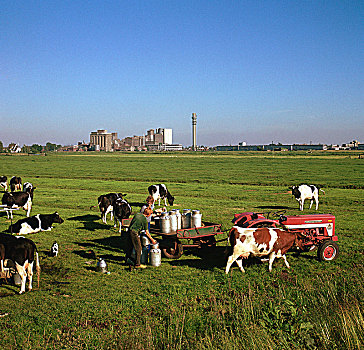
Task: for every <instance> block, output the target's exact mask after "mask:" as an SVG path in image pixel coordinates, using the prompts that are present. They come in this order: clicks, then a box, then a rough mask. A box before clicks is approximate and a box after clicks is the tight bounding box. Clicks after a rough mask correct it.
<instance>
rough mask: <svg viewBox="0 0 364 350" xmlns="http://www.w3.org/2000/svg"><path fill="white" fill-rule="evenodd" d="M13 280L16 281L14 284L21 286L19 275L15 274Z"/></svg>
mask: <svg viewBox="0 0 364 350" xmlns="http://www.w3.org/2000/svg"><path fill="white" fill-rule="evenodd" d="M13 280H14V284H16V285H17V286H20V285H21V277H20V275H19V274H18V273H14V275H13Z"/></svg>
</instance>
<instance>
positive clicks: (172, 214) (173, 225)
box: [169, 210, 177, 231]
mask: <svg viewBox="0 0 364 350" xmlns="http://www.w3.org/2000/svg"><path fill="white" fill-rule="evenodd" d="M169 218H170V221H171V231H177V215H176V212H175V211H174V210H171V211H170V212H169Z"/></svg>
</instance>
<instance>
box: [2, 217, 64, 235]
mask: <svg viewBox="0 0 364 350" xmlns="http://www.w3.org/2000/svg"><path fill="white" fill-rule="evenodd" d="M62 222H64V220H63V219H62V218H61V217H60V216H59V215H58V213H57V212H55V213H53V214H38V215H34V216H31V217H28V218H24V219H21V220H18V221H17V222H16V223H15V224H12V225H10V226H9V229H8V232H11V233H16V234H18V235H26V234H28V233H36V232H39V231H50V230H51V229H52V228H53V227H52V224H54V223H58V224H62Z"/></svg>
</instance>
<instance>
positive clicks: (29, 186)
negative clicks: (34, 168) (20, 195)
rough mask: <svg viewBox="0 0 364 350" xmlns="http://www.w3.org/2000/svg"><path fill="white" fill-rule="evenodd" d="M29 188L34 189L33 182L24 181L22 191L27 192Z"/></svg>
mask: <svg viewBox="0 0 364 350" xmlns="http://www.w3.org/2000/svg"><path fill="white" fill-rule="evenodd" d="M31 189H34V186H33V184H31V183H30V182H24V184H23V192H29V191H30V190H31Z"/></svg>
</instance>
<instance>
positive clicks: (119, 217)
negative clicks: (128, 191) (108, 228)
mask: <svg viewBox="0 0 364 350" xmlns="http://www.w3.org/2000/svg"><path fill="white" fill-rule="evenodd" d="M131 212H132V209H131V206H130V204H129V203H128V202H127V201H126V200H125V199H122V198H118V199H117V200H116V201H115V203H114V205H113V214H114V227H116V224H117V222H119V233H121V227H122V222H123V219H127V218H128V217H129V216H130V215H131Z"/></svg>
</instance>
